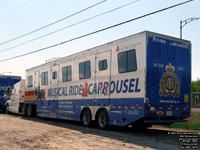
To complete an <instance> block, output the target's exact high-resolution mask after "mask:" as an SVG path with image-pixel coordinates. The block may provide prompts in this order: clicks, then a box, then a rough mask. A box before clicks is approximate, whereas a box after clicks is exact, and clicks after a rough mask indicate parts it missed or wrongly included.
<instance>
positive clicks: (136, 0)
mask: <svg viewBox="0 0 200 150" xmlns="http://www.w3.org/2000/svg"><path fill="white" fill-rule="evenodd" d="M138 1H141V0H134V1H132V2H130V3H127V4H125V5H122V6H119V7H117V8H114V9H112V10H109V11H106V12H103V13H101V14H98V15H95V16H93V17H90V18H87V19H85V20H82V21H79V22H76V23H73V24H71V25H68V26H66V27H63V28H61V29H58V30H55V31H53V32H50V33H48V34H45V35H42V36H39V37H37V38H34V39H31V40H28V41H26V42H22V43H20V44H17V45H15V46H12V47H9V48H6V49H4V50H1V51H0V53H1V52H4V51H8V50H11V49H14V48H16V47H19V46H22V45H25V44H27V43H30V42H33V41H35V40H38V39H41V38H44V37H46V36H49V35H51V34H54V33H57V32H60V31H62V30H64V29H67V28H70V27H73V26H75V25H78V24H81V23H84V22H86V21H89V20H92V19H94V18H97V17H100V16H102V15H105V14H108V13H111V12H113V11H116V10H119V9H121V8H124V7H126V6H129V5H131V4H133V3H136V2H138Z"/></svg>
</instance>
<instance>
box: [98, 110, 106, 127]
mask: <svg viewBox="0 0 200 150" xmlns="http://www.w3.org/2000/svg"><path fill="white" fill-rule="evenodd" d="M108 121H109V118H108V113H107V111H106V110H100V112H99V113H98V115H97V125H98V127H99V128H100V129H106V128H108Z"/></svg>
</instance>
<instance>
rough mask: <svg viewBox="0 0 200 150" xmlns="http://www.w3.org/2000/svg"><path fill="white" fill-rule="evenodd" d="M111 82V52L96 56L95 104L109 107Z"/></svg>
mask: <svg viewBox="0 0 200 150" xmlns="http://www.w3.org/2000/svg"><path fill="white" fill-rule="evenodd" d="M110 80H111V51H106V52H103V53H99V54H96V57H95V83H96V89H97V90H96V93H95V98H94V99H95V103H96V105H109V103H110V92H109V91H110Z"/></svg>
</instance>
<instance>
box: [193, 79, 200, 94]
mask: <svg viewBox="0 0 200 150" xmlns="http://www.w3.org/2000/svg"><path fill="white" fill-rule="evenodd" d="M191 92H200V79H199V78H198V79H197V81H192V84H191Z"/></svg>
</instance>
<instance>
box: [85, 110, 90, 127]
mask: <svg viewBox="0 0 200 150" xmlns="http://www.w3.org/2000/svg"><path fill="white" fill-rule="evenodd" d="M89 123H90V115H89V114H88V113H85V114H84V115H83V124H84V125H86V126H88V125H89Z"/></svg>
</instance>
